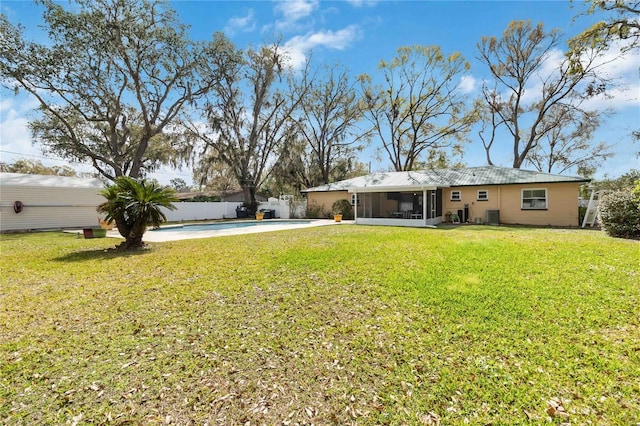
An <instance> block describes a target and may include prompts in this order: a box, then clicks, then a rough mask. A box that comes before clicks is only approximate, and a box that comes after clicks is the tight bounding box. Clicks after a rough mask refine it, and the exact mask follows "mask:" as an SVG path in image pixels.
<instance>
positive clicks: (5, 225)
mask: <svg viewBox="0 0 640 426" xmlns="http://www.w3.org/2000/svg"><path fill="white" fill-rule="evenodd" d="M103 188H104V185H103V184H102V182H101V181H100V180H99V179H92V178H78V177H67V176H45V175H30V174H21V173H0V231H2V232H4V231H28V230H37V229H62V228H95V227H99V223H98V213H97V212H96V208H97V207H98V205H99V204H101V203H102V202H104V201H105V198H104V197H103V196H101V195H99V194H98V193H99V192H100V191H101V190H102V189H103Z"/></svg>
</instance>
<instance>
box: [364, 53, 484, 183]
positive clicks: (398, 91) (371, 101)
mask: <svg viewBox="0 0 640 426" xmlns="http://www.w3.org/2000/svg"><path fill="white" fill-rule="evenodd" d="M378 68H379V69H380V71H381V72H382V75H383V78H384V82H383V83H382V84H380V85H374V83H373V81H372V79H371V77H370V76H368V75H366V74H365V75H362V76H360V77H359V81H360V83H361V86H362V91H363V100H362V108H363V110H364V116H365V118H366V119H367V120H368V121H369V122H370V123H371V125H372V131H373V132H374V133H375V134H376V135H377V136H378V137H379V138H380V141H381V143H382V149H383V150H384V151H385V152H386V154H387V156H388V158H389V160H390V161H391V163H392V167H393V169H394V170H396V171H402V170H413V168H414V167H415V166H416V165H417V163H419V162H420V157H421V156H426V155H427V154H428V152H429V151H430V150H436V151H437V150H441V149H448V148H451V147H454V146H456V145H457V148H458V150H460V145H461V142H462V141H463V140H464V135H465V134H466V133H467V132H468V131H469V129H470V127H471V125H472V124H473V123H474V122H475V121H476V114H475V111H471V112H467V107H466V99H465V96H464V95H463V94H462V93H461V92H460V90H458V83H459V81H458V79H459V77H461V76H462V73H464V72H465V71H467V70H468V69H469V63H468V62H466V61H465V60H464V58H463V57H462V56H461V55H460V54H459V53H453V54H451V55H449V56H445V55H444V54H443V53H442V51H441V50H440V48H439V47H437V46H430V47H426V46H413V47H401V48H399V49H398V54H397V56H396V57H395V58H394V59H393V60H392V61H391V62H389V63H388V62H385V61H381V62H380V64H379V65H378Z"/></svg>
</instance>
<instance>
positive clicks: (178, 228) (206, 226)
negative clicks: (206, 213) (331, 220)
mask: <svg viewBox="0 0 640 426" xmlns="http://www.w3.org/2000/svg"><path fill="white" fill-rule="evenodd" d="M310 223H311V221H310V220H267V221H264V220H261V221H241V222H240V221H239V222H216V223H199V224H193V225H170V226H164V227H162V228H158V229H153V230H151V231H150V232H185V231H188V232H197V231H218V230H222V229H239V228H249V227H256V226H274V225H278V226H286V225H308V224H310Z"/></svg>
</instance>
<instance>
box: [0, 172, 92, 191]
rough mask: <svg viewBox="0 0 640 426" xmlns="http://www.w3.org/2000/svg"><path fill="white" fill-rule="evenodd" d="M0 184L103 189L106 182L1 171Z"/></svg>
mask: <svg viewBox="0 0 640 426" xmlns="http://www.w3.org/2000/svg"><path fill="white" fill-rule="evenodd" d="M0 186H23V187H57V188H90V189H102V188H104V184H103V183H102V181H100V179H97V178H83V177H71V176H56V175H31V174H24V173H0Z"/></svg>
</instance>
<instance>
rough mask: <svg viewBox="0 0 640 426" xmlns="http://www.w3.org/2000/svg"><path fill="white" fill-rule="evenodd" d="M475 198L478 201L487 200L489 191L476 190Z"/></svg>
mask: <svg viewBox="0 0 640 426" xmlns="http://www.w3.org/2000/svg"><path fill="white" fill-rule="evenodd" d="M476 199H477V200H478V201H487V200H488V199H489V191H487V190H480V191H478V197H477V198H476Z"/></svg>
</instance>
